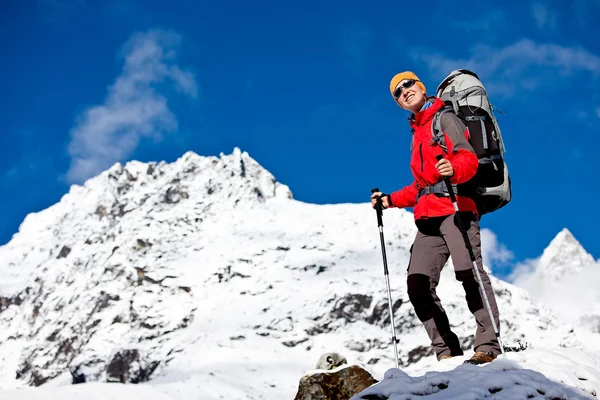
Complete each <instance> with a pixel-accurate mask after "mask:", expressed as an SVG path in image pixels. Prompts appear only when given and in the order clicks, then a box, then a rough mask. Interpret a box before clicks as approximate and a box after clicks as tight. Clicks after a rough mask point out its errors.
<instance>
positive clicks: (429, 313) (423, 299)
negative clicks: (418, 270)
mask: <svg viewBox="0 0 600 400" xmlns="http://www.w3.org/2000/svg"><path fill="white" fill-rule="evenodd" d="M406 284H407V287H408V298H409V299H410V302H411V303H412V305H413V307H414V309H415V313H416V314H417V317H419V320H421V321H427V320H429V319H431V318H433V315H434V312H435V303H434V300H433V296H431V281H430V279H429V277H428V276H427V275H423V274H411V275H409V276H408V279H407V282H406Z"/></svg>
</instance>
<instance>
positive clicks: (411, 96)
mask: <svg viewBox="0 0 600 400" xmlns="http://www.w3.org/2000/svg"><path fill="white" fill-rule="evenodd" d="M413 97H415V95H414V94H409V95H408V96H407V97H406V101H411V100H412V98H413Z"/></svg>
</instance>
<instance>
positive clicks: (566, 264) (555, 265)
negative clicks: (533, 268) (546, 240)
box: [537, 228, 595, 281]
mask: <svg viewBox="0 0 600 400" xmlns="http://www.w3.org/2000/svg"><path fill="white" fill-rule="evenodd" d="M594 262H595V261H594V257H592V255H591V254H589V253H588V252H587V251H586V250H585V249H584V248H583V246H582V245H581V244H580V243H579V241H577V239H575V237H574V236H573V234H572V233H571V232H570V231H569V230H568V229H567V228H564V229H563V230H562V231H561V232H560V233H558V235H556V237H555V238H554V239H553V240H552V241H551V242H550V244H549V245H548V247H547V248H546V249H545V250H544V253H543V254H542V257H541V258H540V261H539V264H538V267H537V272H538V274H540V275H544V276H546V277H548V278H550V279H552V280H555V281H557V280H560V279H561V278H563V277H564V276H565V275H573V274H577V273H579V272H581V270H582V269H583V268H585V267H586V266H589V265H593V264H594Z"/></svg>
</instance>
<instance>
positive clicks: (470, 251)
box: [435, 154, 506, 358]
mask: <svg viewBox="0 0 600 400" xmlns="http://www.w3.org/2000/svg"><path fill="white" fill-rule="evenodd" d="M442 158H444V157H443V156H442V155H441V154H440V155H437V156H435V159H436V160H438V161H440V160H441V159H442ZM444 182H446V187H447V188H448V194H450V200H451V201H452V205H453V206H454V211H455V212H456V221H457V224H458V229H459V230H460V233H461V234H462V237H463V239H464V241H465V245H466V246H467V250H469V256H470V257H471V262H472V263H473V269H474V270H475V275H476V276H477V282H478V283H479V289H480V290H481V295H482V296H483V300H484V301H485V307H486V308H487V311H488V314H489V315H490V320H491V321H492V327H493V328H494V333H495V334H496V339H498V344H499V345H500V351H501V352H502V356H504V358H506V354H505V353H504V346H503V345H502V340H501V339H500V332H498V326H497V325H496V320H495V319H494V314H493V313H492V307H491V306H490V301H489V299H488V297H487V293H486V292H485V288H484V287H483V280H482V279H481V274H480V273H479V268H477V260H476V259H475V254H474V253H473V247H471V241H469V237H468V236H467V231H466V230H465V228H464V226H463V223H462V219H461V218H460V214H459V212H458V211H459V210H458V203H457V202H456V196H455V195H454V190H453V189H452V183H451V182H450V178H449V177H444Z"/></svg>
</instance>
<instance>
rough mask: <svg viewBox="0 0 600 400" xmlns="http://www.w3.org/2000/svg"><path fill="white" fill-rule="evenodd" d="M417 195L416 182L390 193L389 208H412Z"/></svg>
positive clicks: (417, 187) (415, 202)
mask: <svg viewBox="0 0 600 400" xmlns="http://www.w3.org/2000/svg"><path fill="white" fill-rule="evenodd" d="M417 193H419V186H418V185H417V183H416V182H413V183H412V184H410V185H408V186H405V187H403V188H402V189H400V190H397V191H395V192H393V193H390V199H391V201H392V203H391V204H390V207H397V208H405V207H413V206H414V205H415V204H417Z"/></svg>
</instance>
